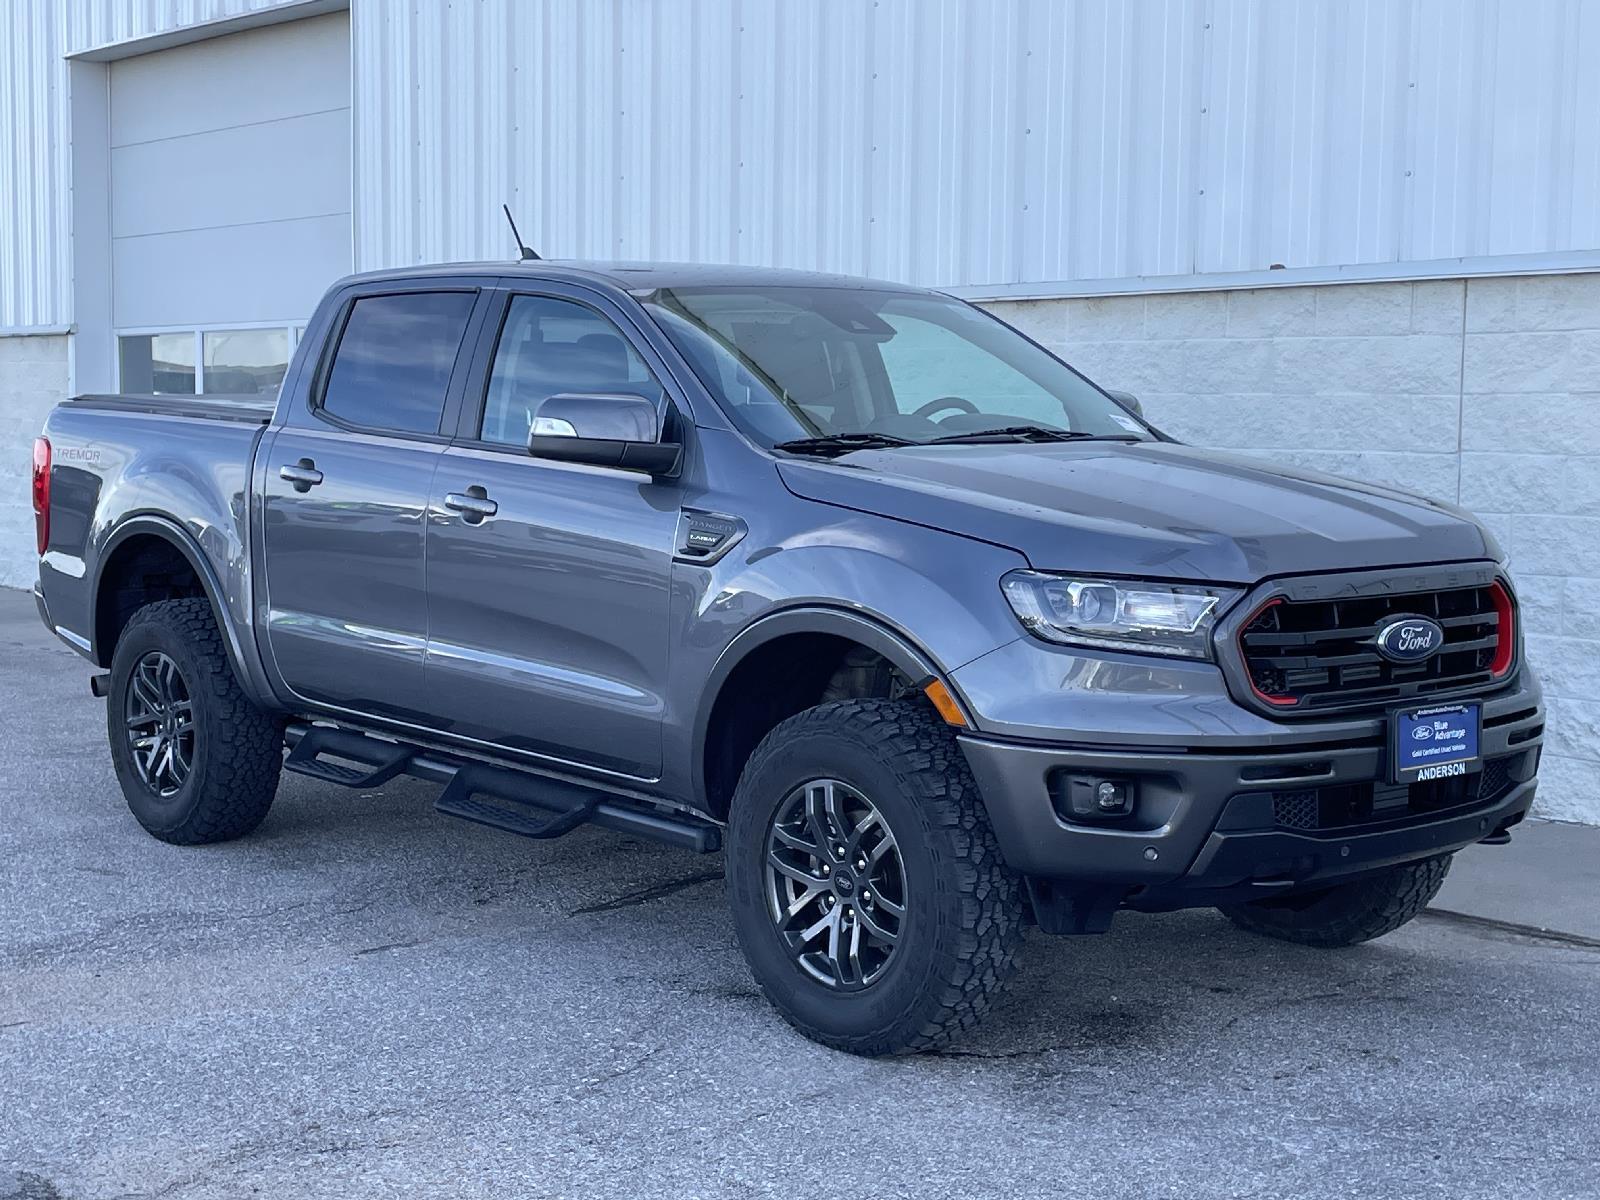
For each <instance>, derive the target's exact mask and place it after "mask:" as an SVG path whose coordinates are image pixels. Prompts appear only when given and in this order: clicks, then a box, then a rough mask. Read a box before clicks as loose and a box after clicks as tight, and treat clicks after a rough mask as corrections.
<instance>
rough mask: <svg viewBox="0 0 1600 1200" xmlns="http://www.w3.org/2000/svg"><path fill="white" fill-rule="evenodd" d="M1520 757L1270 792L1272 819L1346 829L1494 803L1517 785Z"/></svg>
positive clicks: (1284, 825)
mask: <svg viewBox="0 0 1600 1200" xmlns="http://www.w3.org/2000/svg"><path fill="white" fill-rule="evenodd" d="M1524 753H1526V751H1524ZM1521 758H1522V755H1521V754H1508V755H1505V756H1503V757H1501V758H1491V759H1489V760H1488V761H1487V762H1485V763H1484V764H1483V769H1482V770H1480V771H1475V772H1472V773H1469V774H1467V775H1457V776H1454V777H1453V778H1449V779H1430V780H1427V781H1425V782H1419V783H1413V784H1409V785H1408V784H1387V783H1341V784H1334V785H1332V786H1329V787H1318V788H1294V789H1290V790H1285V791H1281V792H1273V793H1272V820H1273V823H1274V824H1275V825H1277V826H1278V827H1279V828H1281V829H1299V830H1305V831H1315V830H1321V829H1348V828H1350V827H1351V826H1356V825H1371V824H1377V823H1380V822H1384V821H1394V820H1400V819H1403V818H1406V817H1421V816H1428V815H1431V814H1434V813H1441V812H1448V811H1450V810H1452V809H1457V808H1465V807H1468V806H1471V805H1480V804H1493V803H1494V802H1495V801H1496V800H1499V799H1501V798H1502V797H1504V796H1505V794H1506V793H1507V792H1509V791H1510V790H1511V789H1512V788H1513V787H1515V786H1516V769H1517V768H1518V766H1519V765H1520V764H1519V760H1520V759H1521Z"/></svg>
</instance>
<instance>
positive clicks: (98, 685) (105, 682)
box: [89, 671, 111, 700]
mask: <svg viewBox="0 0 1600 1200" xmlns="http://www.w3.org/2000/svg"><path fill="white" fill-rule="evenodd" d="M89 692H90V694H91V695H93V696H96V697H98V698H99V699H101V700H104V699H105V698H106V697H107V696H109V695H111V672H110V671H107V672H105V673H104V674H101V675H91V676H89Z"/></svg>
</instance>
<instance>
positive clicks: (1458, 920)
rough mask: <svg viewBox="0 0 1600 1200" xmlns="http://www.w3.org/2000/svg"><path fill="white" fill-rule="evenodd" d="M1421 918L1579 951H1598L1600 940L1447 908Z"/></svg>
mask: <svg viewBox="0 0 1600 1200" xmlns="http://www.w3.org/2000/svg"><path fill="white" fill-rule="evenodd" d="M1422 915H1423V916H1425V917H1432V918H1433V919H1434V920H1436V921H1445V922H1448V923H1450V924H1452V925H1465V926H1466V927H1467V928H1469V929H1480V930H1484V931H1485V932H1491V933H1503V934H1510V935H1512V936H1513V937H1522V938H1528V939H1530V940H1532V941H1536V942H1554V943H1555V944H1556V945H1558V946H1571V947H1574V948H1575V949H1579V950H1600V938H1591V937H1584V936H1583V935H1582V934H1580V933H1562V932H1561V931H1560V930H1559V929H1540V928H1539V927H1538V926H1537V925H1518V924H1517V923H1516V922H1514V921H1497V920H1495V919H1494V918H1493V917H1474V916H1471V915H1470V914H1468V913H1458V912H1451V911H1450V910H1449V909H1448V908H1430V909H1426V910H1424V912H1423V914H1422Z"/></svg>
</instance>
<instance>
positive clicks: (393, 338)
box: [262, 284, 484, 720]
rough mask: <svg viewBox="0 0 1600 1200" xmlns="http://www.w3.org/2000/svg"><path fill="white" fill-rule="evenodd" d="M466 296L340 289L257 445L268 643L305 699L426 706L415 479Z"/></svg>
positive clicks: (433, 436) (451, 381)
mask: <svg viewBox="0 0 1600 1200" xmlns="http://www.w3.org/2000/svg"><path fill="white" fill-rule="evenodd" d="M482 294H484V293H480V291H479V290H478V289H476V288H473V287H458V288H451V287H449V286H447V285H441V284H432V285H430V286H428V287H425V288H421V287H412V288H404V289H400V290H394V289H390V290H388V291H386V292H380V293H372V292H366V293H357V294H353V295H351V296H349V297H348V298H347V300H346V302H345V304H344V307H343V308H342V310H341V311H340V313H339V315H338V317H337V318H336V324H335V329H334V333H333V336H332V338H331V339H330V341H331V345H332V347H333V350H332V353H331V354H329V355H324V360H323V362H322V363H321V365H320V367H319V370H318V373H317V375H316V377H315V378H314V380H313V382H312V384H311V386H310V388H309V389H308V391H307V393H306V395H305V398H304V402H302V403H299V404H294V405H291V406H290V408H289V411H288V414H287V417H286V422H285V424H284V426H283V427H282V428H280V429H279V430H278V431H277V432H276V434H275V435H273V436H272V438H271V441H270V443H268V444H267V445H266V446H265V448H264V449H263V451H262V453H263V455H264V456H265V460H266V461H265V467H264V471H265V483H264V501H263V513H262V545H263V553H264V562H265V578H266V605H265V607H266V612H265V618H266V619H265V629H266V640H267V646H268V649H269V651H270V654H271V658H272V661H273V663H274V664H275V666H276V668H277V671H278V673H279V676H280V682H281V683H282V685H283V686H284V687H285V688H286V689H287V690H289V691H290V692H292V693H294V694H295V695H296V696H299V697H302V698H303V699H306V700H309V701H314V702H316V703H318V704H323V705H333V706H337V707H339V708H343V709H348V710H353V711H356V712H361V713H371V714H374V715H378V716H386V717H391V718H398V719H411V720H415V718H417V717H418V716H419V715H420V714H421V713H423V712H425V711H426V708H427V705H426V701H425V697H424V694H423V679H422V659H423V653H424V649H425V646H426V642H427V633H428V628H427V596H426V590H425V581H426V576H425V570H424V564H423V555H424V552H425V547H424V524H425V517H426V511H427V503H428V489H429V485H430V484H431V482H432V479H433V474H434V471H435V469H436V468H437V467H438V464H439V459H440V455H441V454H442V453H443V450H444V447H445V445H446V443H447V442H448V440H449V439H448V437H447V436H446V435H445V432H444V431H445V429H446V427H447V422H453V421H454V419H455V412H454V409H453V407H452V404H453V402H454V400H455V399H456V398H457V397H458V396H459V391H460V380H459V379H458V373H457V370H456V367H457V360H458V358H461V357H463V350H462V348H463V347H464V346H467V345H470V341H469V338H468V331H469V329H470V328H473V319H474V312H475V310H476V309H477V307H478V305H479V302H480V295H482Z"/></svg>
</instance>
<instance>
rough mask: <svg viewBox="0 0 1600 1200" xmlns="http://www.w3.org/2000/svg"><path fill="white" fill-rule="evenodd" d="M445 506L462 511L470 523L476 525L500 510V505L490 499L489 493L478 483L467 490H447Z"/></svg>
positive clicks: (462, 515)
mask: <svg viewBox="0 0 1600 1200" xmlns="http://www.w3.org/2000/svg"><path fill="white" fill-rule="evenodd" d="M444 506H445V507H446V508H449V509H453V510H454V511H456V512H458V513H460V514H461V519H462V520H463V521H465V522H466V523H467V524H468V525H476V524H478V523H479V522H481V521H483V520H484V519H486V518H488V517H492V516H494V515H495V513H497V512H499V511H500V506H499V505H498V504H496V503H495V502H494V501H493V500H491V499H489V493H488V492H486V491H485V490H484V489H483V488H481V487H479V486H478V485H477V484H473V485H472V486H471V487H469V488H468V489H467V490H466V491H465V492H446V493H445V496H444Z"/></svg>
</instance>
